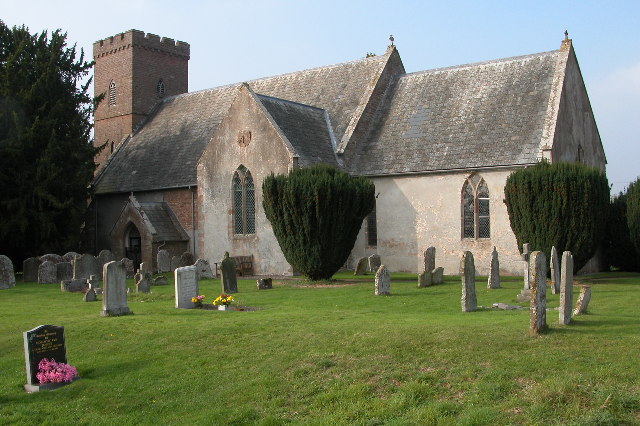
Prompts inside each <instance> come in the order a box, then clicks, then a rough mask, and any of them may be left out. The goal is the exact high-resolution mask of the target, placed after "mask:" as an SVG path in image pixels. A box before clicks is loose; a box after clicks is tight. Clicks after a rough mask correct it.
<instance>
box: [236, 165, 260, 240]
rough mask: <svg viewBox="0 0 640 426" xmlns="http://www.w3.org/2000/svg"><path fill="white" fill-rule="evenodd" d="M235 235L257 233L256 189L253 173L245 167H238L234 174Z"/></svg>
mask: <svg viewBox="0 0 640 426" xmlns="http://www.w3.org/2000/svg"><path fill="white" fill-rule="evenodd" d="M232 196H233V233H234V234H236V235H246V234H255V233H256V203H255V188H254V185H253V177H251V172H250V171H249V170H247V168H246V167H245V166H240V167H238V170H236V171H235V173H234V174H233V183H232Z"/></svg>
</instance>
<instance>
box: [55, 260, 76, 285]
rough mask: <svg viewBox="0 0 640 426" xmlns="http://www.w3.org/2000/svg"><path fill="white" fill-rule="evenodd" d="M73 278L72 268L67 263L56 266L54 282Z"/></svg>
mask: <svg viewBox="0 0 640 426" xmlns="http://www.w3.org/2000/svg"><path fill="white" fill-rule="evenodd" d="M71 278H73V266H72V265H71V263H69V262H60V263H57V264H56V280H57V281H64V280H70V279H71Z"/></svg>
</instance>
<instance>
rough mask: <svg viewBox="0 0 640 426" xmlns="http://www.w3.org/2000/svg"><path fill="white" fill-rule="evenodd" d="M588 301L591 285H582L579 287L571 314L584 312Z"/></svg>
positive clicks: (589, 299)
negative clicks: (578, 293)
mask: <svg viewBox="0 0 640 426" xmlns="http://www.w3.org/2000/svg"><path fill="white" fill-rule="evenodd" d="M589 301H591V287H589V286H588V285H583V286H582V287H580V295H579V296H578V301H577V302H576V308H575V309H574V310H573V315H580V314H586V313H587V308H588V307H589Z"/></svg>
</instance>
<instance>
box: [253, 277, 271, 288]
mask: <svg viewBox="0 0 640 426" xmlns="http://www.w3.org/2000/svg"><path fill="white" fill-rule="evenodd" d="M256 284H257V286H258V290H269V289H272V288H273V283H272V280H271V278H263V279H259V280H256Z"/></svg>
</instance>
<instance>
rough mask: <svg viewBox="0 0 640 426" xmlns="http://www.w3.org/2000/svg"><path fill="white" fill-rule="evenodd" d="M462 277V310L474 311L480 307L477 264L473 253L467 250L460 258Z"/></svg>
mask: <svg viewBox="0 0 640 426" xmlns="http://www.w3.org/2000/svg"><path fill="white" fill-rule="evenodd" d="M460 278H461V281H462V298H461V299H460V302H461V305H462V312H473V311H475V310H476V309H478V300H477V299H476V265H475V263H474V262H473V253H471V252H470V251H465V252H464V254H463V255H462V259H461V260H460Z"/></svg>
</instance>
